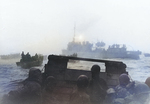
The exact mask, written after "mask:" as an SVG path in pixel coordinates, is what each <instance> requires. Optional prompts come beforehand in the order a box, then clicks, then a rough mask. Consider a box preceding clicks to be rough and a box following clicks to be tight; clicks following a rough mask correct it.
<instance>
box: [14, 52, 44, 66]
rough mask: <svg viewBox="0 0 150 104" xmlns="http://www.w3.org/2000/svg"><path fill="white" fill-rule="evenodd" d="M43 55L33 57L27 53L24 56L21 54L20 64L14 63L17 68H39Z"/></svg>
mask: <svg viewBox="0 0 150 104" xmlns="http://www.w3.org/2000/svg"><path fill="white" fill-rule="evenodd" d="M43 58H44V57H43V55H41V54H39V55H38V54H35V56H30V54H29V52H28V53H27V54H26V55H25V54H24V52H22V54H21V59H20V62H16V65H17V66H21V67H22V68H25V69H27V68H31V67H34V66H41V65H42V63H43Z"/></svg>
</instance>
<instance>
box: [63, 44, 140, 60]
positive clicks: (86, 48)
mask: <svg viewBox="0 0 150 104" xmlns="http://www.w3.org/2000/svg"><path fill="white" fill-rule="evenodd" d="M73 53H77V54H78V56H79V57H85V58H104V59H106V58H107V59H110V58H123V59H125V58H127V59H136V60H137V59H140V55H141V51H139V50H138V51H127V47H126V45H119V44H113V45H110V46H109V47H108V48H107V49H106V48H105V43H104V42H97V43H96V44H92V43H90V42H89V41H84V42H82V43H81V42H75V41H72V42H69V43H68V45H67V49H63V50H62V55H71V54H73Z"/></svg>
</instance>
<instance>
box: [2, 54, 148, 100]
mask: <svg viewBox="0 0 150 104" xmlns="http://www.w3.org/2000/svg"><path fill="white" fill-rule="evenodd" d="M111 60H115V61H122V62H123V63H125V64H126V65H127V68H126V70H127V71H128V73H129V75H130V76H131V78H132V80H137V81H140V82H144V81H145V80H146V78H147V77H150V57H144V56H140V59H139V60H133V59H111ZM17 61H19V59H10V60H2V59H0V100H1V98H2V96H3V95H4V94H7V93H8V92H9V91H11V90H14V89H16V88H17V87H18V86H17V83H18V82H20V81H22V80H24V79H26V78H27V77H28V72H29V69H22V68H21V67H17V65H16V62H17ZM46 63H47V60H45V61H44V62H43V65H42V66H40V67H38V68H40V69H41V70H42V69H43V68H44V65H45V64H46ZM78 64H79V66H78V67H80V68H81V69H83V67H84V64H85V63H84V62H79V63H78ZM93 64H95V63H91V64H86V65H87V66H86V67H84V68H85V69H88V70H90V68H91V67H92V65H93ZM68 67H73V65H71V64H70V66H68Z"/></svg>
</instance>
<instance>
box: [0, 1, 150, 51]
mask: <svg viewBox="0 0 150 104" xmlns="http://www.w3.org/2000/svg"><path fill="white" fill-rule="evenodd" d="M0 4H1V9H0V47H1V49H0V54H10V53H18V52H20V53H21V52H22V51H24V52H25V53H26V52H30V53H31V54H35V53H40V54H61V53H62V49H66V48H67V44H68V43H69V42H70V41H72V40H73V36H74V26H75V36H76V39H77V38H78V37H82V39H81V40H80V41H89V42H91V43H96V42H97V41H103V42H105V43H106V44H107V45H112V44H126V46H127V48H129V50H140V51H142V52H150V47H149V45H150V41H149V38H150V35H149V34H150V29H149V28H150V20H149V18H150V13H149V11H150V7H149V5H150V1H148V0H143V1H142V2H141V1H140V0H126V1H124V0H113V1H111V0H105V1H97V0H96V1H91V0H82V1H79V0H72V1H69V0H32V1H31V0H19V1H18V0H13V1H11V0H5V1H2V0H1V3H0Z"/></svg>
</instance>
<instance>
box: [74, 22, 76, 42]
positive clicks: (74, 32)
mask: <svg viewBox="0 0 150 104" xmlns="http://www.w3.org/2000/svg"><path fill="white" fill-rule="evenodd" d="M75 29H76V24H75V23H74V36H73V42H75Z"/></svg>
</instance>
